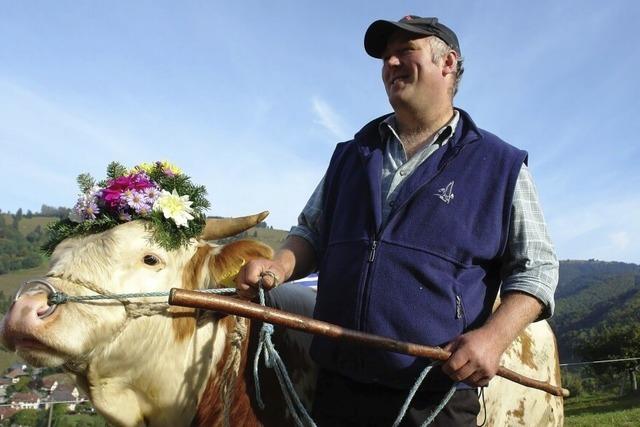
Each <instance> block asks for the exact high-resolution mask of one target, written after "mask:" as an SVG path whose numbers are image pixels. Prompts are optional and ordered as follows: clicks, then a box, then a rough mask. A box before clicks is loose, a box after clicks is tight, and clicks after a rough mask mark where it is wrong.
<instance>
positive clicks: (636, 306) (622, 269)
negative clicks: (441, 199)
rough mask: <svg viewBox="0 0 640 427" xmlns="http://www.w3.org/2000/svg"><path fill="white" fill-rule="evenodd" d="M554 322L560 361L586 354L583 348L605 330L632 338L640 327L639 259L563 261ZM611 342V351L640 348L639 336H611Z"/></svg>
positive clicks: (601, 338) (620, 353)
mask: <svg viewBox="0 0 640 427" xmlns="http://www.w3.org/2000/svg"><path fill="white" fill-rule="evenodd" d="M550 323H551V325H552V327H553V328H554V330H555V332H556V337H557V340H558V348H559V351H560V358H561V361H562V362H573V361H582V360H584V359H585V358H588V356H585V352H586V351H585V350H584V349H585V348H588V347H590V346H591V345H592V344H593V342H595V341H598V340H603V339H604V338H606V337H605V336H606V335H611V336H613V335H614V334H615V333H618V334H619V335H620V337H625V336H626V337H627V338H625V339H628V340H630V341H634V339H635V336H636V334H635V333H634V331H640V265H637V264H630V263H622V262H605V261H597V260H589V261H575V260H569V261H561V262H560V279H559V283H558V289H557V291H556V314H555V315H554V317H553V318H552V319H550ZM621 331H623V332H625V331H626V332H625V333H622V332H621ZM621 339H623V338H620V340H621ZM609 345H610V347H611V348H610V349H609V352H608V353H607V354H611V355H617V356H623V355H624V354H625V353H629V352H631V353H634V352H635V351H640V342H639V343H636V342H619V343H617V342H615V340H612V341H610V343H609ZM636 345H638V346H636ZM636 348H637V350H635V349H636ZM603 357H609V356H606V355H605V356H603Z"/></svg>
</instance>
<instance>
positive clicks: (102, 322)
mask: <svg viewBox="0 0 640 427" xmlns="http://www.w3.org/2000/svg"><path fill="white" fill-rule="evenodd" d="M264 216H266V215H261V216H256V217H255V218H251V219H250V218H246V220H248V223H247V221H238V222H237V223H233V224H232V226H231V229H226V230H224V231H222V232H220V231H219V230H217V231H216V225H215V224H214V223H211V222H210V223H208V224H207V227H206V228H205V233H204V236H203V237H205V238H207V239H213V238H220V237H222V236H227V235H232V234H236V233H237V232H240V231H242V230H243V229H245V228H248V227H250V226H252V225H255V223H256V222H259V221H260V220H262V219H263V218H264ZM219 223H220V221H218V225H219ZM223 225H224V224H223ZM226 225H229V224H226ZM218 228H220V227H218ZM149 233H150V232H149V231H148V230H147V229H146V228H145V226H144V223H142V222H140V221H133V222H129V223H125V224H121V225H119V226H117V227H115V228H112V229H110V230H108V231H105V232H102V233H99V234H94V235H89V236H86V237H82V238H73V239H67V240H65V241H63V242H62V243H60V244H59V245H58V246H57V248H56V249H55V251H54V253H53V255H52V257H51V267H50V270H49V273H48V274H47V277H46V281H47V282H49V283H50V284H51V285H52V286H53V287H54V288H55V289H56V290H57V291H60V292H64V293H66V294H68V295H95V294H119V293H132V292H149V291H168V290H169V289H170V288H172V287H180V288H186V289H201V288H207V287H218V286H219V284H220V283H221V282H222V281H223V280H224V279H225V278H227V277H228V276H229V275H230V274H231V273H232V272H233V271H237V269H238V268H239V266H240V265H242V263H243V262H244V261H246V260H249V259H251V258H255V257H270V256H271V254H272V251H271V249H270V248H269V247H268V246H266V245H263V244H261V243H258V242H255V241H250V240H244V241H237V242H233V243H229V244H226V245H223V246H217V245H213V244H210V243H207V241H205V240H204V239H203V240H199V241H197V242H195V241H194V242H193V244H191V245H189V246H188V247H183V248H180V249H178V250H175V251H170V252H169V251H166V250H164V249H162V248H160V247H159V246H158V245H156V244H154V243H153V242H152V241H151V239H150V234H149ZM309 292H312V291H309ZM166 299H167V298H166V297H164V298H157V297H156V298H151V297H148V298H144V299H142V300H135V301H133V300H132V301H131V302H130V303H121V302H118V301H114V300H101V301H95V302H89V303H87V302H83V303H73V302H69V303H66V304H64V305H60V306H58V307H57V308H56V309H55V310H54V311H53V312H52V313H51V314H50V315H46V314H47V310H49V308H50V307H49V306H48V304H47V292H46V287H43V286H35V287H34V288H33V289H31V290H26V291H25V292H24V293H22V295H21V296H20V298H19V299H18V300H17V301H16V302H15V303H14V304H13V306H12V308H11V310H10V311H9V313H7V315H6V317H5V319H4V322H3V326H2V340H3V341H4V344H5V346H7V347H8V348H10V349H15V350H16V351H17V353H18V354H19V355H20V356H21V357H22V358H24V359H25V360H26V361H28V362H30V363H32V364H34V365H39V366H63V367H64V369H65V370H67V371H69V372H71V373H72V374H74V375H75V377H76V379H77V383H78V385H79V386H80V387H81V388H83V389H84V391H86V393H87V394H88V396H89V397H90V399H91V401H92V403H93V404H94V406H95V407H96V409H97V410H98V411H99V412H100V413H101V414H102V415H103V416H104V417H105V418H106V419H107V420H108V421H109V422H110V423H112V424H114V425H119V426H171V427H175V426H181V425H192V424H193V425H206V426H214V425H223V424H225V422H224V420H225V418H226V419H227V420H228V424H229V425H232V426H251V425H260V424H268V425H286V424H287V420H289V421H291V419H290V418H287V415H286V409H285V408H284V406H283V398H282V394H281V392H280V390H279V387H278V386H277V383H276V384H275V387H274V388H272V389H270V388H269V387H270V386H271V385H272V384H273V383H274V381H270V378H269V375H270V372H266V370H265V369H262V371H261V377H262V381H261V386H262V388H263V390H262V396H263V399H264V400H265V404H266V409H265V411H260V410H258V409H257V406H256V405H255V402H254V401H253V396H254V393H253V384H252V377H251V376H250V375H245V371H246V372H251V369H246V370H245V366H246V365H247V364H248V366H249V367H251V366H252V365H253V361H252V360H249V361H248V360H247V359H248V354H249V351H248V347H249V341H250V340H249V339H248V338H249V335H250V332H249V330H248V326H249V321H247V320H246V319H241V318H237V317H235V316H218V315H214V314H211V313H198V312H196V311H195V310H193V309H187V308H178V307H171V308H168V307H166V305H164V304H157V303H158V302H159V301H166ZM138 303H140V304H138ZM149 303H156V304H149ZM312 305H313V304H311V306H310V307H308V308H307V309H312V308H313V307H312ZM163 308H164V309H163ZM306 314H307V315H308V314H309V313H306ZM292 334H293V333H289V332H286V333H284V332H282V333H278V332H276V339H277V338H281V340H282V341H286V340H287V338H289V337H290V336H291V335H292ZM297 334H298V335H299V333H297ZM297 338H299V337H297ZM282 341H281V343H278V342H276V345H278V344H287V343H283V342H282ZM284 348H285V347H283V346H280V352H281V355H282V356H283V359H285V363H286V364H287V366H288V368H289V370H290V371H291V372H290V373H291V376H292V379H293V381H294V382H295V383H296V385H297V387H298V389H299V391H300V392H302V398H303V400H304V401H305V402H306V403H307V404H308V403H309V401H310V399H311V396H310V392H311V391H312V389H313V386H314V385H315V378H314V374H315V373H314V372H315V371H314V369H313V367H312V366H311V365H310V362H309V363H308V360H309V359H308V356H307V354H308V353H307V352H306V351H305V349H303V348H302V347H300V346H296V345H287V346H286V349H287V350H288V351H289V352H291V353H297V354H283V349H284ZM287 356H289V357H287ZM271 375H273V374H271ZM265 377H266V378H265ZM270 417H271V418H270ZM274 417H275V418H274Z"/></svg>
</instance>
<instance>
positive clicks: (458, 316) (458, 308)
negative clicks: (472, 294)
mask: <svg viewBox="0 0 640 427" xmlns="http://www.w3.org/2000/svg"><path fill="white" fill-rule="evenodd" d="M463 315H464V311H463V310H462V298H460V295H456V319H462V316H463Z"/></svg>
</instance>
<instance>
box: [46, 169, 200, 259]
mask: <svg viewBox="0 0 640 427" xmlns="http://www.w3.org/2000/svg"><path fill="white" fill-rule="evenodd" d="M77 181H78V185H79V186H80V191H81V193H80V197H79V199H78V201H77V203H76V204H75V206H74V207H73V209H72V210H71V213H70V214H69V218H66V219H62V220H59V221H56V222H55V223H53V224H51V225H50V226H49V240H48V241H47V242H46V243H45V244H44V245H43V246H42V249H43V250H44V251H45V252H46V253H48V254H49V255H50V254H51V253H52V252H53V250H54V249H55V247H56V246H57V245H58V243H60V242H61V241H63V240H64V239H66V238H69V237H76V236H82V235H87V234H94V233H99V232H102V231H105V230H108V229H110V228H112V227H115V226H116V225H118V224H122V223H124V222H129V221H133V220H137V219H142V220H146V221H147V226H148V228H149V229H150V230H151V231H152V235H153V240H154V241H155V242H156V243H158V244H159V245H160V246H162V247H163V248H165V249H167V250H172V249H177V248H178V247H180V246H182V245H186V244H187V243H188V242H189V240H190V239H191V238H193V237H196V236H198V235H200V233H201V232H202V230H203V228H204V226H205V222H206V216H205V214H204V211H206V210H207V209H208V208H209V202H208V201H207V199H206V198H205V196H206V194H207V191H206V189H205V188H204V187H203V186H197V185H194V184H193V183H191V181H190V179H189V177H188V176H186V175H184V173H183V172H182V171H181V170H180V169H179V168H178V167H176V166H174V165H172V164H170V163H169V162H166V161H162V162H155V163H142V164H140V165H138V166H135V167H134V168H133V169H127V168H125V167H124V166H122V165H121V164H120V163H117V162H112V163H110V164H109V166H108V167H107V179H106V180H104V181H100V182H99V183H97V184H96V182H95V180H94V179H93V178H92V177H91V175H89V174H81V175H79V176H78V179H77Z"/></svg>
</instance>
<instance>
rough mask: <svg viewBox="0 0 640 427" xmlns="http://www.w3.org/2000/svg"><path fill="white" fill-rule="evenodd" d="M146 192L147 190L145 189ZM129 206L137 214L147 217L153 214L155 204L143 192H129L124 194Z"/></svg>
mask: <svg viewBox="0 0 640 427" xmlns="http://www.w3.org/2000/svg"><path fill="white" fill-rule="evenodd" d="M145 191H146V189H145ZM123 197H124V199H125V200H126V202H127V205H128V206H129V207H131V208H132V209H133V210H134V211H135V213H137V214H139V215H142V216H145V215H147V214H148V213H149V212H151V207H152V206H153V202H152V201H151V200H150V199H149V197H148V196H147V195H146V193H145V192H143V191H127V192H125V193H124V194H123Z"/></svg>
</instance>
